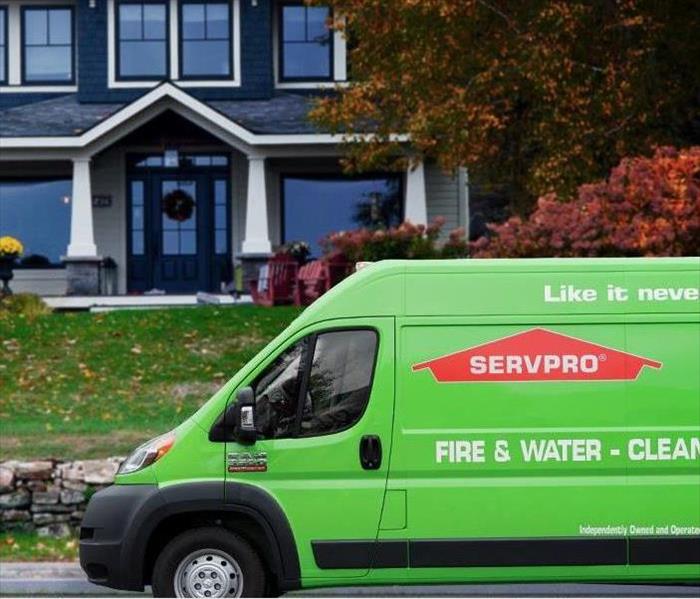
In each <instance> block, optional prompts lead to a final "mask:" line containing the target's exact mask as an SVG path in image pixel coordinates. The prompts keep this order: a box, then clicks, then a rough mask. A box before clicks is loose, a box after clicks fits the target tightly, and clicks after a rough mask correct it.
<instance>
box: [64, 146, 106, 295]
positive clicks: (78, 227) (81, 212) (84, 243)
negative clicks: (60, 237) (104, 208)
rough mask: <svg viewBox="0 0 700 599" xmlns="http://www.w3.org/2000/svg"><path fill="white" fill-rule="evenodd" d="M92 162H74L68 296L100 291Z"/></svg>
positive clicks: (83, 160) (99, 259)
mask: <svg viewBox="0 0 700 599" xmlns="http://www.w3.org/2000/svg"><path fill="white" fill-rule="evenodd" d="M90 177H91V175H90V159H89V158H75V159H73V192H72V197H71V221H70V243H69V244H68V248H67V251H66V256H65V257H64V258H63V262H64V263H65V264H66V279H67V283H68V288H67V293H68V295H97V294H98V293H99V292H100V262H101V260H102V258H101V257H100V256H98V255H97V246H96V245H95V234H94V230H93V223H92V185H91V181H90Z"/></svg>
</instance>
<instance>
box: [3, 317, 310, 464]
mask: <svg viewBox="0 0 700 599" xmlns="http://www.w3.org/2000/svg"><path fill="white" fill-rule="evenodd" d="M298 313H299V311H298V309H296V308H291V307H289V308H287V307H284V308H274V309H270V308H260V307H257V306H236V307H212V306H207V307H198V308H182V309H172V310H124V311H117V312H108V313H101V314H90V313H86V312H83V313H64V314H48V315H43V316H38V317H36V318H27V317H25V316H22V315H17V314H11V313H8V312H5V313H3V312H2V311H0V459H6V458H9V457H12V458H18V457H22V458H30V457H31V458H36V457H48V456H54V457H71V458H73V457H92V456H106V455H115V454H124V453H127V452H128V451H129V450H131V449H133V447H134V446H135V445H136V444H137V443H138V442H139V441H142V440H144V439H146V438H148V437H150V436H152V435H153V434H156V433H158V432H163V431H166V430H168V429H169V428H172V427H173V426H175V425H176V424H178V423H179V422H181V421H182V420H184V419H185V418H186V417H187V416H188V415H189V414H191V413H192V412H193V411H194V410H195V409H196V408H197V407H198V406H199V405H201V404H202V403H203V402H204V401H205V400H206V399H208V398H209V397H210V396H211V394H212V393H213V392H214V391H215V390H216V389H217V388H218V387H219V386H220V385H221V384H222V383H223V382H224V381H225V380H227V379H228V378H230V377H231V376H232V375H233V373H235V372H236V370H237V369H238V368H240V367H241V366H242V365H243V364H245V362H246V361H248V360H249V359H250V358H251V357H253V356H254V355H255V353H256V352H257V351H258V350H259V349H260V348H261V347H262V346H263V345H264V344H265V343H267V342H268V341H269V340H270V339H271V338H272V337H274V336H275V335H276V334H277V333H279V332H280V331H281V330H282V329H283V328H284V327H285V326H286V325H287V324H289V322H291V320H293V319H294V318H295V317H296V315H297V314H298Z"/></svg>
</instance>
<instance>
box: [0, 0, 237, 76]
mask: <svg viewBox="0 0 700 599" xmlns="http://www.w3.org/2000/svg"><path fill="white" fill-rule="evenodd" d="M0 1H2V0H0ZM106 2H107V27H108V29H107V36H108V48H109V50H108V54H107V81H108V86H109V87H111V88H142V87H151V86H154V85H157V84H158V83H160V82H161V81H163V80H164V79H167V80H172V81H176V82H177V83H178V85H180V86H181V87H238V86H240V84H241V81H240V72H241V51H240V38H241V36H240V27H241V0H106Z"/></svg>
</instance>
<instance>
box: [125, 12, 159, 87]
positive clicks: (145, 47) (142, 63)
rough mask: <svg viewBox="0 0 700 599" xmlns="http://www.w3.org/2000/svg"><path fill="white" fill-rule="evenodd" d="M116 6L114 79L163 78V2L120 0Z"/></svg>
mask: <svg viewBox="0 0 700 599" xmlns="http://www.w3.org/2000/svg"><path fill="white" fill-rule="evenodd" d="M118 8H119V10H118V17H117V31H118V33H117V45H118V48H117V65H118V66H117V76H118V78H120V79H152V78H154V77H155V78H162V77H167V75H168V25H167V7H166V5H165V2H131V1H130V0H122V1H121V2H120V3H119V7H118Z"/></svg>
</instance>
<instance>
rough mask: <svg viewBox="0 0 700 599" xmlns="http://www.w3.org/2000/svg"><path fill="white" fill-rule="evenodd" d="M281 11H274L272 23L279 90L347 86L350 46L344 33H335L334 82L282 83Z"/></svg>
mask: <svg viewBox="0 0 700 599" xmlns="http://www.w3.org/2000/svg"><path fill="white" fill-rule="evenodd" d="M278 15H279V11H277V10H275V11H274V19H273V23H272V62H273V68H274V71H275V87H276V88H277V89H333V88H334V87H337V86H338V85H341V86H342V85H347V80H348V61H347V53H348V44H347V40H346V39H345V35H344V34H343V32H342V31H337V30H336V31H334V32H333V81H280V69H279V56H280V47H279V38H280V36H279V32H280V31H279V28H280V25H281V24H280V23H279V19H278Z"/></svg>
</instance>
